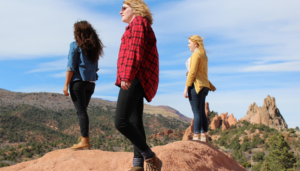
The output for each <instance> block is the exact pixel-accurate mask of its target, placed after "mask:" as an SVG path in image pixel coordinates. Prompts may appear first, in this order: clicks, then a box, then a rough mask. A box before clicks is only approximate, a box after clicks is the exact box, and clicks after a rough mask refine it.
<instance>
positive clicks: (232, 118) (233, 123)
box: [228, 113, 237, 126]
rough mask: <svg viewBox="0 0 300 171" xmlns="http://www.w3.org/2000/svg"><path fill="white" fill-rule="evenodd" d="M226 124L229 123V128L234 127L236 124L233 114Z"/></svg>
mask: <svg viewBox="0 0 300 171" xmlns="http://www.w3.org/2000/svg"><path fill="white" fill-rule="evenodd" d="M228 123H229V125H230V126H231V125H235V124H236V123H237V121H236V118H235V117H234V116H233V113H232V114H230V115H229V117H228Z"/></svg>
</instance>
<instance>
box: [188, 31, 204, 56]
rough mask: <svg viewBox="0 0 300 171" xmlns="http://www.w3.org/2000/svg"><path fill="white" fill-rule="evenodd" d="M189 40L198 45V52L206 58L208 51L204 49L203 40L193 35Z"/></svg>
mask: <svg viewBox="0 0 300 171" xmlns="http://www.w3.org/2000/svg"><path fill="white" fill-rule="evenodd" d="M189 40H191V41H192V42H193V43H195V44H197V45H198V46H199V47H198V50H199V52H200V54H201V55H204V57H206V50H205V48H204V43H203V39H202V38H201V37H200V36H198V35H192V36H190V37H189Z"/></svg>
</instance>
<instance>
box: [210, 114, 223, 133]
mask: <svg viewBox="0 0 300 171" xmlns="http://www.w3.org/2000/svg"><path fill="white" fill-rule="evenodd" d="M220 125H221V117H219V116H218V115H216V116H215V117H214V118H213V119H212V121H211V123H210V128H211V129H212V130H215V129H217V128H219V127H220Z"/></svg>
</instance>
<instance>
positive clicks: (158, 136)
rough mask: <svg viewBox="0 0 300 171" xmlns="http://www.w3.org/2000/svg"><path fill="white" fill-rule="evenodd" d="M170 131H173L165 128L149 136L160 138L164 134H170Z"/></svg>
mask: <svg viewBox="0 0 300 171" xmlns="http://www.w3.org/2000/svg"><path fill="white" fill-rule="evenodd" d="M172 133H173V131H172V130H171V129H168V130H165V131H164V132H159V133H157V134H153V135H151V136H150V137H149V138H150V139H152V138H154V137H156V138H157V139H160V138H163V137H164V136H166V135H171V134H172Z"/></svg>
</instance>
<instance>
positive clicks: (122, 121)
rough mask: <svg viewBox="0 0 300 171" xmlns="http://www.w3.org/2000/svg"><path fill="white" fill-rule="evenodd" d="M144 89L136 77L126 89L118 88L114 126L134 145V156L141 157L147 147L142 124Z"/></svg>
mask: <svg viewBox="0 0 300 171" xmlns="http://www.w3.org/2000/svg"><path fill="white" fill-rule="evenodd" d="M143 97H144V89H143V87H142V85H141V83H140V82H139V81H138V79H136V78H135V79H134V80H132V82H131V86H130V88H129V89H128V90H123V89H122V88H121V89H120V92H119V97H118V102H117V109H116V116H115V127H116V128H117V130H119V131H120V132H121V133H122V134H123V135H124V136H125V137H126V138H128V139H129V140H130V141H131V142H132V143H133V145H134V158H143V156H142V155H141V153H140V152H143V151H146V150H147V149H149V146H148V145H147V143H146V134H145V130H144V125H143V110H144V99H143Z"/></svg>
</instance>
